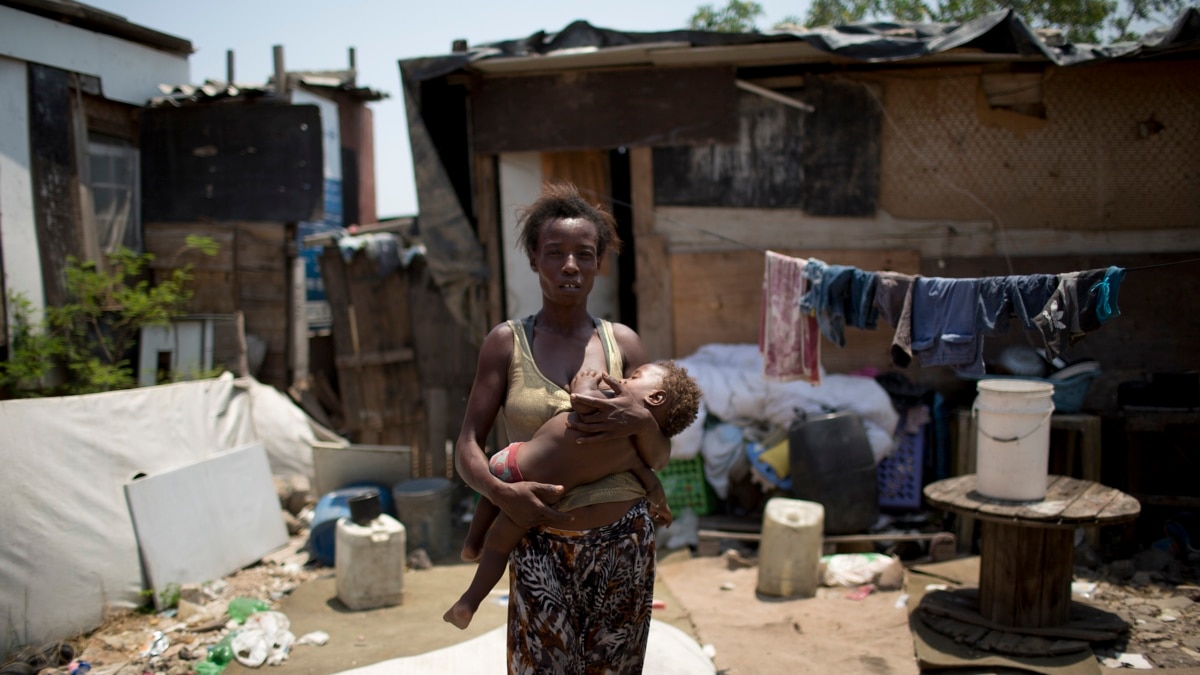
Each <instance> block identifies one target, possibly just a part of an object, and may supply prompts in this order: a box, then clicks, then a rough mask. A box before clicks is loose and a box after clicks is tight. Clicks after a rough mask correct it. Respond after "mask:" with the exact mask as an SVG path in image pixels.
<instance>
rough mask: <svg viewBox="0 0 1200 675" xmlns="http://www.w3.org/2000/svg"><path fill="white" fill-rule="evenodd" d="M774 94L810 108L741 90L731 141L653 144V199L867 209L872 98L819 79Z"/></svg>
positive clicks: (874, 175)
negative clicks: (698, 144)
mask: <svg viewBox="0 0 1200 675" xmlns="http://www.w3.org/2000/svg"><path fill="white" fill-rule="evenodd" d="M778 93H780V94H783V95H785V96H789V97H792V98H796V99H800V100H803V101H805V102H807V103H810V104H812V105H813V106H814V107H815V108H816V109H815V111H813V112H805V111H801V110H799V109H797V108H794V107H790V106H787V105H784V104H782V103H780V102H779V101H776V100H772V99H768V98H764V97H762V96H760V95H758V94H754V93H746V92H740V93H739V95H738V99H737V116H738V137H737V138H736V139H733V140H731V141H729V142H726V143H715V144H712V145H707V146H704V147H658V148H656V149H655V150H654V201H655V203H657V204H660V205H672V206H712V207H751V208H771V209H778V208H795V209H803V210H804V211H805V212H807V213H809V214H813V215H830V216H868V215H872V214H874V213H875V204H876V200H877V198H878V195H879V153H880V147H881V140H880V133H881V115H880V109H879V104H878V102H877V101H876V99H875V97H874V96H873V95H872V94H871V93H870V91H869V90H868V89H867V87H866V86H865V85H862V84H860V83H855V82H850V81H848V80H842V79H832V78H830V79H827V78H822V77H810V78H805V81H804V87H803V88H802V89H786V90H782V91H779V92H778ZM656 145H665V144H663V143H657V144H656ZM671 145H684V144H671ZM692 145H694V144H692Z"/></svg>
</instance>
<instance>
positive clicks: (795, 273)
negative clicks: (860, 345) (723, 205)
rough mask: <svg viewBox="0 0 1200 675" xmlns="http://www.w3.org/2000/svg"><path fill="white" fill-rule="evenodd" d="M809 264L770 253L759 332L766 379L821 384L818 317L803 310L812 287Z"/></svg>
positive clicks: (764, 283)
mask: <svg viewBox="0 0 1200 675" xmlns="http://www.w3.org/2000/svg"><path fill="white" fill-rule="evenodd" d="M807 264H808V263H807V262H806V261H805V260H802V259H800V258H792V257H790V256H786V255H781V254H779V253H775V252H774V251H767V254H766V261H765V266H764V268H763V298H762V310H761V316H760V322H759V331H758V351H759V353H760V354H762V357H763V376H764V377H768V378H771V379H776V380H795V379H801V380H804V381H806V382H811V383H812V384H820V383H821V342H820V332H819V326H818V324H817V319H816V317H815V316H813V315H812V314H810V313H807V312H805V311H803V310H802V309H801V307H800V298H801V297H802V296H803V295H804V293H805V290H806V288H807V283H808V281H807V278H806V277H805V274H804V269H805V267H806V266H807Z"/></svg>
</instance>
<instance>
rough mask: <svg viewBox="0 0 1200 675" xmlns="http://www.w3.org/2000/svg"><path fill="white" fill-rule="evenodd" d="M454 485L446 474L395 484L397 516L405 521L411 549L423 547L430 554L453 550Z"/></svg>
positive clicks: (433, 555) (442, 553)
mask: <svg viewBox="0 0 1200 675" xmlns="http://www.w3.org/2000/svg"><path fill="white" fill-rule="evenodd" d="M453 488H454V484H453V483H451V482H450V481H449V480H448V479H446V478H417V479H414V480H407V481H404V482H403V483H397V484H396V486H395V487H394V488H392V497H393V499H394V500H395V502H396V517H397V519H398V520H399V521H400V522H402V523H404V529H405V530H406V533H407V536H408V550H409V551H415V550H417V549H419V548H423V549H425V552H426V553H428V554H429V557H431V558H439V557H441V556H444V555H446V554H447V553H449V552H450V536H451V529H452V528H451V524H450V507H451V497H452V496H453Z"/></svg>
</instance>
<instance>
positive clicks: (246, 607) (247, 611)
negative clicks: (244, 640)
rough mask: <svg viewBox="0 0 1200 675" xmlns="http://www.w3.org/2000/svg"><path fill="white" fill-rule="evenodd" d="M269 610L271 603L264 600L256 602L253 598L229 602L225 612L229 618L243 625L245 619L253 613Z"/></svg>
mask: <svg viewBox="0 0 1200 675" xmlns="http://www.w3.org/2000/svg"><path fill="white" fill-rule="evenodd" d="M268 609H271V603H269V602H266V601H264V600H256V599H255V598H234V599H232V600H230V601H229V608H228V609H227V610H226V612H228V614H229V618H231V619H233V620H234V621H236V622H238V623H245V622H246V617H248V616H250V615H251V614H253V613H255V612H265V611H266V610H268Z"/></svg>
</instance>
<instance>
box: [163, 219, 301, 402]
mask: <svg viewBox="0 0 1200 675" xmlns="http://www.w3.org/2000/svg"><path fill="white" fill-rule="evenodd" d="M143 228H144V231H145V236H146V251H147V252H149V253H153V254H154V256H155V258H154V261H153V262H152V263H151V268H152V270H153V271H154V274H155V277H156V279H162V278H163V277H164V276H165V275H166V274H169V273H170V270H172V269H175V268H177V267H179V266H181V265H184V264H191V265H192V266H193V275H194V278H193V281H192V288H193V290H194V291H195V295H194V296H193V298H192V302H191V304H190V305H189V307H188V312H189V313H191V314H222V315H236V314H237V313H238V312H241V313H242V315H243V322H244V333H242V334H241V339H240V340H239V339H238V337H237V336H234V337H230V338H223V339H222V340H221V341H220V342H219V343H218V344H217V345H216V346H217V347H220V348H222V349H230V350H242V349H244V345H245V339H246V336H250V339H251V340H254V339H256V338H257V339H258V340H261V341H262V342H263V343H265V345H266V355H265V357H264V358H263V362H262V364H261V366H260V367H259V369H258V371H257V372H256V373H253V374H254V376H255V378H256V379H257V380H258V381H260V382H262V383H264V384H269V385H271V386H273V387H276V388H278V389H279V390H280V391H287V388H288V386H289V385H290V384H291V382H290V379H289V377H290V374H289V372H288V361H287V354H288V321H289V315H288V284H289V276H288V275H289V270H290V259H289V254H288V246H287V243H288V232H289V228H288V227H287V226H286V225H285V224H284V223H246V222H194V223H164V222H147V223H145V224H144V225H143ZM188 235H198V236H205V237H211V238H212V239H213V240H214V241H216V242H217V244H218V246H219V248H218V251H217V255H215V256H211V257H210V256H206V255H203V254H201V253H200V252H198V251H187V250H186V239H187V237H188ZM242 358H244V354H241V353H238V352H237V351H231V352H230V353H225V352H223V351H218V353H215V354H214V361H216V362H219V363H224V362H238V361H239V360H240V359H242Z"/></svg>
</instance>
